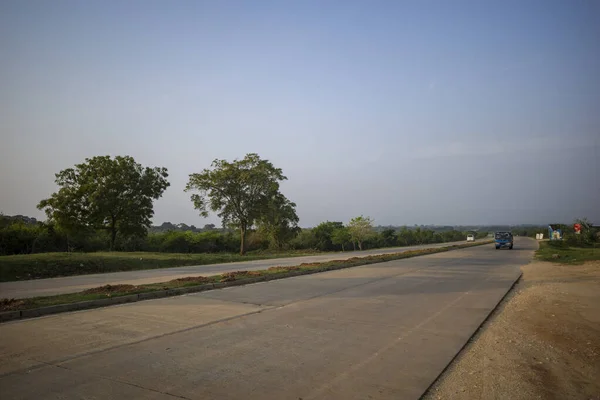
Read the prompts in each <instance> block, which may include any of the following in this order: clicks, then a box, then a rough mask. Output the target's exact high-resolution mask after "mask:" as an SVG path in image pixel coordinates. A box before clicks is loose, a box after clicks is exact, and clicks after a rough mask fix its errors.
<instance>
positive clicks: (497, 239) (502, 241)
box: [494, 232, 513, 250]
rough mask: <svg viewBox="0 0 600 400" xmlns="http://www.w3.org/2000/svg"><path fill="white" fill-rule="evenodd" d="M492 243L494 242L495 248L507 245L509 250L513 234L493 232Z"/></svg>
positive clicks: (511, 246) (511, 245)
mask: <svg viewBox="0 0 600 400" xmlns="http://www.w3.org/2000/svg"><path fill="white" fill-rule="evenodd" d="M494 243H495V244H496V250H498V249H500V248H502V247H508V249H509V250H512V248H513V234H512V233H511V232H496V233H495V234H494Z"/></svg>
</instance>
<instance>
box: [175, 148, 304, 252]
mask: <svg viewBox="0 0 600 400" xmlns="http://www.w3.org/2000/svg"><path fill="white" fill-rule="evenodd" d="M211 167H212V168H211V169H204V170H203V171H202V172H200V173H194V174H190V177H189V181H188V184H187V186H186V188H185V190H186V191H198V192H199V193H194V194H192V196H191V199H192V202H193V203H194V207H195V208H196V209H197V210H199V211H200V215H202V216H204V217H207V216H208V212H209V211H213V212H216V213H217V215H218V216H219V217H220V218H221V220H222V221H223V225H229V226H236V227H237V228H238V229H239V230H240V254H244V253H245V251H246V248H245V239H246V233H247V231H248V229H249V228H251V227H252V226H253V225H254V224H256V223H258V222H260V221H261V219H263V220H268V219H269V218H268V210H273V207H274V205H275V204H278V207H279V210H280V211H281V207H283V208H284V209H285V211H286V212H287V211H290V209H292V210H293V209H294V207H295V204H293V203H290V202H289V201H288V200H287V199H285V197H284V196H283V195H282V194H281V193H280V192H279V182H280V181H284V180H286V179H287V178H286V177H285V176H284V175H283V172H282V170H281V169H280V168H275V166H273V164H272V163H271V162H269V161H268V160H263V159H261V158H260V157H259V155H258V154H255V153H249V154H247V155H246V156H245V157H244V158H243V159H241V160H237V159H236V160H234V161H233V162H229V161H227V160H214V161H213V162H212V165H211ZM284 219H287V220H289V221H294V220H295V221H296V222H297V216H295V211H294V212H293V216H291V217H290V215H288V216H287V217H285V218H284ZM276 220H278V219H277V218H275V219H274V220H273V221H276ZM279 221H281V218H280V219H279Z"/></svg>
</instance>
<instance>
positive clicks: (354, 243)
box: [352, 240, 356, 251]
mask: <svg viewBox="0 0 600 400" xmlns="http://www.w3.org/2000/svg"><path fill="white" fill-rule="evenodd" d="M352 250H353V251H356V242H355V241H354V240H353V241H352Z"/></svg>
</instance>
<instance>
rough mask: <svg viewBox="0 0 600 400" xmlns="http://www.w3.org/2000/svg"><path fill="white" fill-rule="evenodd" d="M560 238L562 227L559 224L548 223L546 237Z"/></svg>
mask: <svg viewBox="0 0 600 400" xmlns="http://www.w3.org/2000/svg"><path fill="white" fill-rule="evenodd" d="M562 238H563V232H562V227H561V226H560V225H559V224H551V225H548V239H550V240H562Z"/></svg>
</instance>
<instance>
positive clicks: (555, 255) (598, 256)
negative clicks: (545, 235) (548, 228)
mask: <svg viewBox="0 0 600 400" xmlns="http://www.w3.org/2000/svg"><path fill="white" fill-rule="evenodd" d="M535 257H536V259H538V260H540V261H551V262H557V263H561V264H583V263H584V262H586V261H593V260H600V246H599V245H598V244H596V245H594V246H588V247H574V246H570V245H569V244H568V243H566V242H563V241H547V242H541V243H540V248H539V249H538V250H537V252H536V253H535Z"/></svg>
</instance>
